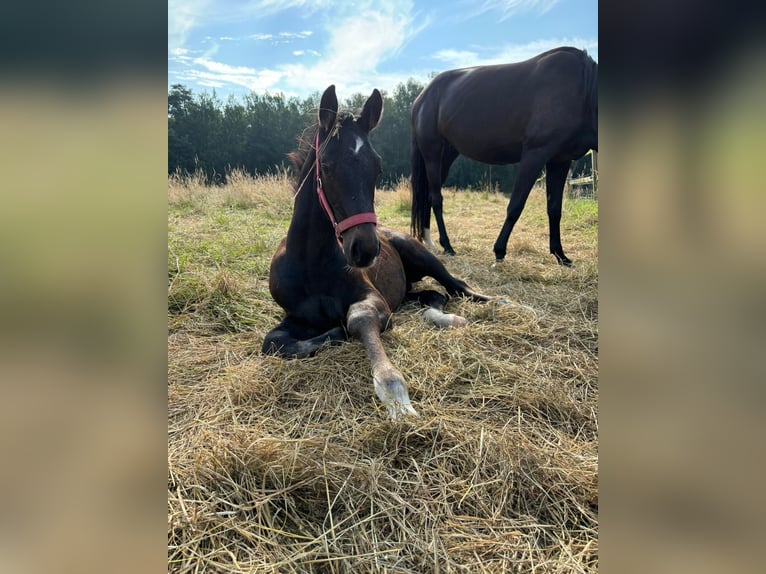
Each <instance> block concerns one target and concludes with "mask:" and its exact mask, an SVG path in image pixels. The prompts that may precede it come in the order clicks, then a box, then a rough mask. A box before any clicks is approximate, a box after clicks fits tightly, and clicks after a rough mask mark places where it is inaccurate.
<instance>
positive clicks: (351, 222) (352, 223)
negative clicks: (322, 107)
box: [315, 130, 378, 245]
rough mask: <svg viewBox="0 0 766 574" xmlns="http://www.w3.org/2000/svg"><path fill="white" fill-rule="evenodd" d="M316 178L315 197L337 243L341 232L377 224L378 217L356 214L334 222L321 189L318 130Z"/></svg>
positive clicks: (369, 214) (369, 213)
mask: <svg viewBox="0 0 766 574" xmlns="http://www.w3.org/2000/svg"><path fill="white" fill-rule="evenodd" d="M315 165H316V178H317V197H318V198H319V205H321V206H322V209H323V210H324V212H325V213H326V214H327V218H328V219H329V220H330V223H332V226H333V229H335V238H336V239H337V240H338V243H340V244H341V245H342V244H343V238H342V235H343V232H344V231H348V230H349V229H351V228H352V227H356V226H357V225H361V224H362V223H372V224H373V225H377V224H378V217H377V216H376V215H375V214H374V213H372V212H367V213H357V214H356V215H352V216H351V217H347V218H346V219H344V220H342V221H341V222H340V223H338V222H337V221H336V220H335V215H333V212H332V208H331V207H330V204H329V202H328V201H327V197H325V194H324V190H323V189H322V178H321V176H320V173H319V130H317V134H316V162H315Z"/></svg>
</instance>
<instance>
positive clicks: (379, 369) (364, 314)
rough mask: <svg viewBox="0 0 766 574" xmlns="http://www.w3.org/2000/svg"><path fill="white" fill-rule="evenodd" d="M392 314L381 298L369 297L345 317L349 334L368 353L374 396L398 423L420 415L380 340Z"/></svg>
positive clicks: (351, 308)
mask: <svg viewBox="0 0 766 574" xmlns="http://www.w3.org/2000/svg"><path fill="white" fill-rule="evenodd" d="M390 314H391V312H390V310H389V309H388V305H386V303H385V302H384V301H383V300H382V299H381V298H380V297H377V296H374V295H370V296H368V297H367V298H366V299H364V300H362V301H359V302H358V303H354V304H353V305H351V306H350V307H349V309H348V314H347V315H346V318H347V328H348V332H349V334H350V335H351V336H353V337H356V338H357V339H359V340H360V341H361V342H362V345H364V350H365V351H367V356H368V357H369V359H370V363H371V365H372V380H373V382H374V385H375V394H377V395H378V398H379V399H380V400H381V401H382V402H383V404H384V405H386V408H387V409H388V414H389V415H390V416H391V418H392V419H394V420H396V419H397V418H398V417H399V416H401V415H407V414H410V415H415V416H417V415H418V413H417V411H416V410H415V409H414V408H412V404H411V403H410V395H409V393H408V392H407V385H406V384H405V383H404V377H403V376H402V374H401V373H400V372H399V371H398V370H397V369H396V368H395V367H394V366H393V365H392V364H391V361H390V360H389V358H388V356H387V355H386V351H385V350H384V349H383V342H382V341H381V340H380V332H381V330H382V326H384V325H385V324H386V321H388V318H389V316H390Z"/></svg>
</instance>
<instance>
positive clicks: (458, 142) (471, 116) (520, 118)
mask: <svg viewBox="0 0 766 574" xmlns="http://www.w3.org/2000/svg"><path fill="white" fill-rule="evenodd" d="M589 62H592V60H590V58H589V57H588V56H587V55H586V54H585V53H584V52H583V51H581V50H578V49H576V48H566V47H565V48H557V49H554V50H550V51H548V52H545V53H543V54H540V55H538V56H535V57H534V58H530V59H529V60H525V61H523V62H516V63H510V64H496V65H491V66H476V67H472V68H460V69H455V70H448V71H446V72H442V73H441V74H439V75H438V76H436V77H435V78H434V79H433V80H432V81H431V83H430V84H429V85H428V86H427V87H426V88H425V89H424V90H423V92H422V93H421V94H420V96H419V97H418V99H417V100H416V102H415V104H414V105H413V129H414V130H415V132H416V137H417V138H418V140H419V141H425V140H428V139H431V140H433V138H434V135H436V134H438V137H440V138H443V140H446V141H447V142H449V144H450V145H451V146H452V147H454V148H455V149H456V150H457V151H458V152H459V153H461V154H462V155H465V156H468V157H470V158H472V159H476V160H479V161H483V162H486V163H498V164H502V163H513V162H515V161H518V160H519V158H520V155H521V152H522V149H523V147H524V146H525V144H527V145H528V143H529V142H528V140H529V139H530V138H535V139H537V140H541V141H545V140H549V139H551V138H553V137H557V136H558V137H562V138H564V137H565V135H564V134H565V132H566V131H575V130H577V129H579V128H580V124H581V123H582V121H583V113H582V110H583V109H584V106H585V100H586V98H587V97H588V96H589V91H588V88H589V86H585V85H584V78H585V77H586V76H585V74H584V71H583V70H584V66H586V65H589Z"/></svg>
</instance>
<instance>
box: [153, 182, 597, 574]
mask: <svg viewBox="0 0 766 574" xmlns="http://www.w3.org/2000/svg"><path fill="white" fill-rule="evenodd" d="M291 193H292V192H291V187H290V182H289V180H288V179H287V177H285V176H282V177H264V178H259V179H251V178H248V177H245V176H237V177H234V178H232V180H231V181H230V182H229V183H228V185H227V186H225V187H219V188H206V187H205V186H203V185H202V184H201V182H200V180H198V179H195V178H187V179H184V180H180V179H176V178H171V179H170V181H169V186H168V200H169V213H168V245H169V248H168V571H169V572H280V573H282V572H355V573H362V572H390V573H395V572H397V573H398V572H402V573H403V572H412V573H424V572H498V573H500V572H562V573H563V572H567V573H570V572H597V571H598V384H597V379H598V356H597V355H598V294H597V282H598V241H597V239H598V238H597V228H598V207H597V203H596V202H595V201H594V200H591V199H577V200H574V199H566V198H565V200H564V213H563V216H562V238H563V244H564V250H565V252H566V253H567V255H568V256H569V257H570V258H571V259H572V260H573V261H574V262H575V267H574V268H571V269H569V268H564V267H560V266H558V265H557V264H556V262H555V258H554V257H553V256H552V255H550V254H549V253H548V225H547V217H546V214H545V197H544V192H543V191H541V190H534V191H533V192H532V195H531V196H530V199H529V201H528V203H527V206H526V209H525V211H524V213H523V214H522V216H521V219H520V220H519V222H518V223H517V225H516V229H515V230H514V232H513V234H512V235H511V240H510V242H509V247H508V256H507V258H506V262H505V263H504V264H503V265H501V266H500V267H498V268H495V269H492V268H491V264H492V262H493V255H492V244H493V243H494V240H495V238H496V236H497V233H498V231H499V230H500V227H501V225H502V221H503V218H504V215H505V207H506V204H507V200H506V198H505V197H504V196H502V195H499V194H493V193H477V192H455V191H446V192H445V200H444V205H445V219H446V222H447V226H448V228H449V231H450V236H451V239H452V244H453V246H454V247H455V250H456V251H457V252H458V255H457V256H455V257H451V258H442V259H443V261H444V262H445V264H446V265H447V267H448V269H449V270H450V271H451V272H452V273H453V274H454V275H456V276H458V277H460V278H462V279H464V280H465V281H467V282H468V283H469V284H470V285H471V286H472V287H474V288H476V289H477V290H479V291H481V292H483V293H485V294H488V295H497V296H502V297H504V298H506V299H507V300H509V301H510V302H511V304H509V305H498V304H496V303H488V304H479V303H471V302H468V301H463V300H451V301H450V303H449V305H448V307H447V310H448V311H449V312H453V313H458V314H460V315H462V316H464V317H465V318H466V319H467V320H468V326H467V327H465V328H464V329H452V330H439V329H437V328H435V327H433V326H430V325H428V324H426V323H425V322H424V321H423V320H422V317H421V314H422V311H421V310H420V309H418V308H417V307H416V306H415V305H414V304H408V305H406V306H405V307H403V308H402V309H401V310H400V311H399V312H397V313H396V314H395V315H394V328H393V329H392V330H389V331H387V332H385V333H384V334H383V335H382V338H383V342H384V345H385V347H386V349H387V352H388V354H389V357H390V358H391V360H392V362H393V363H394V364H395V365H396V366H397V367H398V368H399V369H400V370H401V372H402V373H403V374H404V376H405V378H406V380H407V383H408V387H409V392H410V397H411V399H412V402H413V405H414V407H415V408H416V409H417V410H418V412H419V413H420V417H419V418H410V419H407V420H405V421H404V422H399V423H393V422H391V421H389V420H388V419H387V416H386V411H385V408H383V407H382V405H381V404H380V402H379V401H378V400H377V398H376V397H375V395H374V392H373V387H372V380H371V374H370V367H369V363H368V361H367V359H366V356H365V353H364V350H363V348H362V346H361V344H360V343H358V342H354V341H352V342H348V343H346V344H343V345H340V346H337V347H332V348H328V349H326V350H323V351H322V352H320V353H319V354H318V355H317V356H316V357H313V358H311V359H304V360H295V361H285V360H282V359H279V358H275V357H266V356H262V355H261V354H260V348H261V343H262V341H263V337H264V335H265V333H266V332H267V331H268V330H269V329H271V328H272V327H273V326H274V325H276V323H277V322H278V321H279V320H280V319H281V317H282V311H281V309H280V308H279V307H278V306H277V305H276V303H274V301H273V300H272V299H271V296H270V295H269V291H268V268H269V262H270V259H271V256H272V254H273V252H274V250H275V248H276V246H277V244H278V242H279V241H280V239H281V238H282V236H283V235H284V234H285V232H286V229H287V225H288V223H289V220H290V216H291V206H292V199H291V197H292V195H291ZM376 211H377V214H378V217H379V220H380V221H381V224H383V225H386V226H388V227H392V228H395V229H399V230H402V231H409V192H408V189H407V187H406V185H404V184H402V185H400V186H399V187H398V188H397V189H396V190H394V191H379V192H378V194H377V197H376ZM434 227H435V226H434ZM434 235H436V230H435V229H434ZM434 239H436V237H434ZM440 257H441V256H440ZM424 283H427V282H424Z"/></svg>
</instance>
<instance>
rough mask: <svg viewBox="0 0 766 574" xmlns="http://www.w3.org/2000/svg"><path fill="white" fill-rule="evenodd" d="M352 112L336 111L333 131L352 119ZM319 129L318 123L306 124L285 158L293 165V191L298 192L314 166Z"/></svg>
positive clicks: (335, 131) (336, 130)
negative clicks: (295, 147) (315, 142)
mask: <svg viewBox="0 0 766 574" xmlns="http://www.w3.org/2000/svg"><path fill="white" fill-rule="evenodd" d="M353 118H354V114H353V113H351V112H348V111H341V112H338V118H337V119H336V120H335V127H334V128H333V133H337V132H338V130H340V128H341V127H342V126H343V124H345V123H346V122H347V121H348V120H349V119H353ZM318 129H319V124H318V123H313V124H311V125H310V126H307V127H306V128H305V129H304V130H303V131H302V132H301V135H299V136H298V147H297V149H295V150H294V151H292V152H290V153H289V154H287V158H288V159H289V160H290V163H291V164H292V167H293V170H292V172H293V192H294V193H298V191H299V190H300V188H301V186H302V185H303V183H304V182H305V181H307V180H308V176H309V175H310V170H311V169H313V167H314V159H315V158H316V154H315V152H314V140H315V137H316V133H317V130H318Z"/></svg>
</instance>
